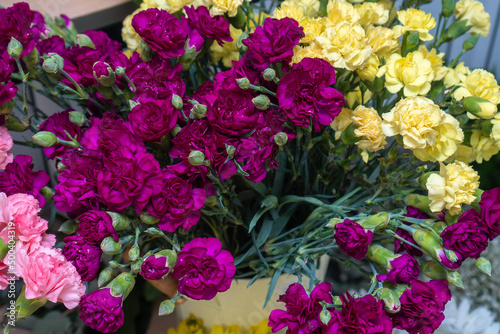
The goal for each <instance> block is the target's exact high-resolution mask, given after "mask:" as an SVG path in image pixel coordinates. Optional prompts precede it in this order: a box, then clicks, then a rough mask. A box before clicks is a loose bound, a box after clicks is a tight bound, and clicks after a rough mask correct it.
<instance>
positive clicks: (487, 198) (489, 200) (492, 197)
mask: <svg viewBox="0 0 500 334" xmlns="http://www.w3.org/2000/svg"><path fill="white" fill-rule="evenodd" d="M479 208H480V209H481V218H482V219H483V221H484V223H485V224H486V225H487V226H488V230H489V235H488V238H489V239H490V240H493V239H495V238H496V237H497V236H499V235H500V188H495V189H491V190H485V191H484V192H483V194H482V195H481V201H480V202H479Z"/></svg>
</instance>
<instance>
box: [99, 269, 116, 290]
mask: <svg viewBox="0 0 500 334" xmlns="http://www.w3.org/2000/svg"><path fill="white" fill-rule="evenodd" d="M112 277H113V269H112V268H110V267H106V268H104V269H103V270H101V272H100V273H99V278H98V279H97V286H98V287H99V288H100V287H101V286H103V285H104V284H106V283H108V282H109V280H110V279H111V278H112Z"/></svg>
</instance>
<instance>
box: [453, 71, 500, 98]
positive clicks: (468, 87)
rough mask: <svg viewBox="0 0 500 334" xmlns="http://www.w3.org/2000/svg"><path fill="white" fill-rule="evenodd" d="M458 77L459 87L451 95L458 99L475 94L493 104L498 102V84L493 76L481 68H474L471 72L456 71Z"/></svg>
mask: <svg viewBox="0 0 500 334" xmlns="http://www.w3.org/2000/svg"><path fill="white" fill-rule="evenodd" d="M457 75H458V77H459V78H460V83H459V84H458V85H459V86H460V87H459V88H458V89H457V90H456V91H455V92H454V93H453V97H454V98H455V99H456V100H457V101H460V100H461V99H463V98H464V97H468V96H476V97H481V98H483V99H486V100H488V101H490V102H491V103H493V104H499V103H500V86H499V85H498V82H497V80H496V79H495V76H494V75H493V74H492V73H490V72H488V71H485V70H483V69H480V68H478V69H475V70H473V71H472V72H470V71H467V72H466V73H457Z"/></svg>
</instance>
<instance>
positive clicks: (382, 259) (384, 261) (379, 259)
mask: <svg viewBox="0 0 500 334" xmlns="http://www.w3.org/2000/svg"><path fill="white" fill-rule="evenodd" d="M366 257H368V258H369V259H370V260H371V261H373V262H375V263H378V264H379V265H381V266H382V267H383V268H385V269H391V260H393V259H395V258H397V257H399V255H395V254H394V253H393V252H391V251H390V250H388V249H387V248H385V247H382V246H380V245H376V244H372V245H370V247H368V252H367V253H366Z"/></svg>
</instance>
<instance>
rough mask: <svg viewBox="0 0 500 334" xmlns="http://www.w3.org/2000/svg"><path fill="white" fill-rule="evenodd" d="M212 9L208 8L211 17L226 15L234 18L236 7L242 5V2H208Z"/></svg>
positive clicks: (213, 0)
mask: <svg viewBox="0 0 500 334" xmlns="http://www.w3.org/2000/svg"><path fill="white" fill-rule="evenodd" d="M210 2H211V4H212V7H211V8H210V14H211V15H224V14H226V13H227V15H228V16H229V17H234V16H236V13H238V7H240V6H241V5H242V4H243V0H210Z"/></svg>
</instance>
